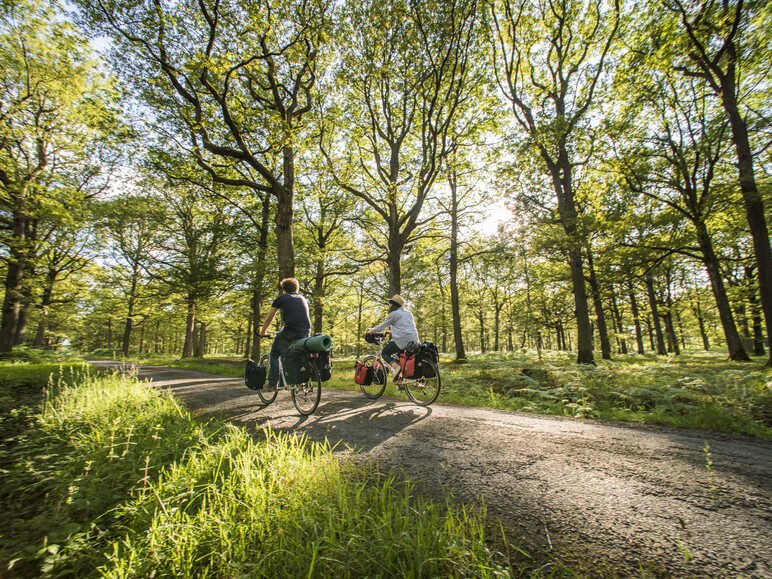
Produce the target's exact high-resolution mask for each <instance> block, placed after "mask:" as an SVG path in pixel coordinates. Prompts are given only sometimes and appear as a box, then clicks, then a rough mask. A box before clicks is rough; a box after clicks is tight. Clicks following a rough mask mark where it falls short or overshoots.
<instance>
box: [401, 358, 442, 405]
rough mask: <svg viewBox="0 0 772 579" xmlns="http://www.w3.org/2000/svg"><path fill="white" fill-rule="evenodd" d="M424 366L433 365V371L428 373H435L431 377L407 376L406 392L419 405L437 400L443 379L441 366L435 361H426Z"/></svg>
mask: <svg viewBox="0 0 772 579" xmlns="http://www.w3.org/2000/svg"><path fill="white" fill-rule="evenodd" d="M423 365H424V366H426V365H428V366H430V367H431V371H429V372H426V373H427V374H434V376H433V377H431V378H425V377H421V378H407V379H405V382H404V384H405V392H407V395H408V397H409V398H410V400H412V401H413V402H415V403H416V404H418V405H419V406H429V404H431V403H432V402H434V401H435V400H437V396H439V395H440V386H441V385H442V381H441V380H440V367H439V366H438V365H437V364H436V363H435V362H429V361H426V362H424V363H423Z"/></svg>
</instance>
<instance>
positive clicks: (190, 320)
mask: <svg viewBox="0 0 772 579" xmlns="http://www.w3.org/2000/svg"><path fill="white" fill-rule="evenodd" d="M195 330H196V302H195V300H194V299H193V296H190V295H189V296H188V316H187V318H186V320H185V343H184V344H183V345H182V357H183V358H190V357H191V356H193V346H194V343H193V339H194V336H193V334H194V332H195Z"/></svg>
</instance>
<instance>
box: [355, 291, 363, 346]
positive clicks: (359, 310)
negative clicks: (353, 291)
mask: <svg viewBox="0 0 772 579" xmlns="http://www.w3.org/2000/svg"><path fill="white" fill-rule="evenodd" d="M358 297H359V300H358V301H357V351H356V357H357V358H359V356H360V355H361V354H362V334H363V332H362V308H363V305H364V292H363V291H362V288H361V287H360V288H359V295H358Z"/></svg>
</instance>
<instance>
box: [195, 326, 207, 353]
mask: <svg viewBox="0 0 772 579" xmlns="http://www.w3.org/2000/svg"><path fill="white" fill-rule="evenodd" d="M197 337H198V340H196V348H195V350H196V358H203V357H204V356H206V350H207V342H206V323H205V322H198V336H197Z"/></svg>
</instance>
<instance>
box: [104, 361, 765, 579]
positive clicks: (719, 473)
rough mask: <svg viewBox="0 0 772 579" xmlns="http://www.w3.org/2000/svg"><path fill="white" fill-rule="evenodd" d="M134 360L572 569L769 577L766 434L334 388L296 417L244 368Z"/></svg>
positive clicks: (169, 381)
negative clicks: (251, 382)
mask: <svg viewBox="0 0 772 579" xmlns="http://www.w3.org/2000/svg"><path fill="white" fill-rule="evenodd" d="M94 364H95V365H96V366H99V367H114V366H116V365H119V364H120V363H118V362H113V361H110V362H108V361H102V362H94ZM135 368H136V369H137V372H138V375H139V377H140V378H146V379H149V380H152V382H153V384H154V385H155V386H156V387H159V388H163V389H167V390H169V391H171V392H173V393H174V394H175V395H176V396H178V397H179V398H180V399H181V400H182V401H183V402H185V404H186V405H187V406H188V407H189V408H191V410H193V411H194V412H195V413H196V414H197V415H198V416H200V417H202V418H206V417H210V416H221V417H225V418H227V419H229V420H230V421H231V422H233V423H234V424H238V425H242V426H244V427H246V428H247V429H249V430H254V431H258V430H260V429H262V428H264V427H267V426H270V427H271V428H272V429H273V430H277V431H294V432H298V433H303V434H305V435H306V436H308V437H309V438H310V439H311V440H324V439H327V440H328V441H330V442H331V443H332V444H335V445H337V446H336V452H338V453H340V454H341V455H342V456H347V457H350V458H352V459H353V460H355V461H357V462H359V461H362V462H364V461H374V462H375V463H377V464H378V465H379V466H380V468H381V469H382V470H394V471H396V472H398V473H403V474H404V475H405V476H407V477H409V478H410V479H412V480H414V481H416V482H417V483H418V485H419V487H418V488H419V489H421V490H422V491H423V492H425V493H427V494H429V495H434V496H437V497H445V496H450V497H452V500H454V501H458V502H460V503H466V504H475V505H479V504H483V505H485V507H486V508H487V512H488V516H489V518H490V520H491V525H492V529H493V528H496V525H498V524H499V522H500V524H501V525H502V527H503V528H504V529H505V531H506V533H507V535H508V536H509V537H510V538H511V539H516V540H517V539H519V540H523V541H525V544H527V545H529V546H533V547H534V549H536V550H538V551H540V552H541V553H547V554H549V553H550V552H553V553H555V555H556V557H559V558H560V559H561V560H562V561H566V560H574V561H576V565H577V567H576V569H577V570H578V572H579V574H580V575H581V576H584V575H597V576H615V575H621V576H628V575H636V576H689V577H692V576H697V577H703V576H704V577H772V543H771V542H770V540H769V539H770V536H772V442H770V441H769V440H768V439H754V438H749V437H741V436H736V435H726V434H719V433H713V432H706V431H700V430H687V429H675V428H668V427H651V426H627V425H620V424H616V423H605V422H601V421H593V420H586V419H577V418H569V417H551V416H537V415H533V414H522V413H516V412H511V411H502V410H491V409H481V408H469V407H463V406H457V405H451V404H443V403H435V404H434V405H432V406H431V407H429V408H422V407H418V406H415V405H414V404H412V403H410V402H408V401H405V400H401V399H396V398H390V397H384V398H382V399H381V400H378V401H376V402H370V401H368V400H366V399H365V398H364V396H362V395H361V394H358V393H355V392H347V391H341V390H334V389H325V390H324V392H323V394H322V402H321V404H320V406H319V409H318V410H317V412H316V413H315V414H314V415H313V416H310V417H308V418H302V417H300V416H298V415H297V412H296V411H295V409H294V407H293V406H292V403H291V401H290V398H289V395H288V394H287V393H286V392H280V393H279V396H278V398H277V400H276V401H275V402H274V403H273V404H272V405H270V406H268V407H265V406H263V405H262V404H261V403H260V401H259V399H258V398H257V396H256V395H255V394H254V392H252V391H250V390H248V389H247V388H246V387H244V384H243V381H242V380H241V379H234V378H232V377H217V376H213V375H212V374H208V373H203V372H196V371H191V370H184V369H179V368H168V367H159V366H148V365H138V366H135ZM494 534H495V533H494ZM588 562H589V563H588ZM547 565H549V563H547ZM545 570H547V569H545Z"/></svg>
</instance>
